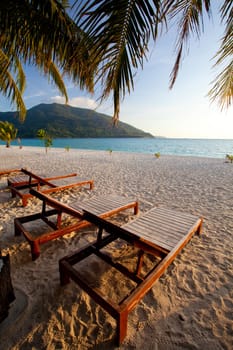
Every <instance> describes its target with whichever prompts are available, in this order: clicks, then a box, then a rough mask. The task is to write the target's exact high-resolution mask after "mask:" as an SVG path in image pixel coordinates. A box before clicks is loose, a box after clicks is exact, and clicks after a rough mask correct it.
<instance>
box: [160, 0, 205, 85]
mask: <svg viewBox="0 0 233 350" xmlns="http://www.w3.org/2000/svg"><path fill="white" fill-rule="evenodd" d="M210 2H211V1H210V0H167V1H165V2H164V4H163V8H164V11H165V12H166V15H167V16H168V18H169V20H171V21H172V20H174V19H175V21H176V25H177V28H178V35H177V40H176V52H177V56H176V60H175V64H174V66H173V69H172V72H171V75H170V88H172V87H173V85H174V83H175V81H176V78H177V75H178V72H179V68H180V62H181V59H182V57H183V52H184V47H185V46H187V44H188V41H189V38H190V36H191V35H192V34H194V35H196V36H197V37H198V38H199V37H200V34H201V32H202V31H203V29H204V22H203V14H204V10H206V12H207V14H209V15H211V9H210Z"/></svg>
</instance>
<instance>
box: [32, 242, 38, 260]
mask: <svg viewBox="0 0 233 350" xmlns="http://www.w3.org/2000/svg"><path fill="white" fill-rule="evenodd" d="M30 246H31V255H32V260H33V261H34V260H36V259H37V258H39V256H40V244H39V242H38V241H32V242H30Z"/></svg>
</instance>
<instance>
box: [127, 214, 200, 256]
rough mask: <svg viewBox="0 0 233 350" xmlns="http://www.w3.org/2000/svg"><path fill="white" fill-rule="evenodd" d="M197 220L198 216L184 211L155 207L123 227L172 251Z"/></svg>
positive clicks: (149, 241)
mask: <svg viewBox="0 0 233 350" xmlns="http://www.w3.org/2000/svg"><path fill="white" fill-rule="evenodd" d="M166 214H167V216H166ZM172 214H173V215H172ZM197 220H198V217H196V216H194V215H191V214H186V213H184V214H183V216H182V213H180V212H176V211H174V210H167V209H162V210H161V209H159V208H154V209H152V210H150V211H149V212H148V213H147V214H145V215H143V216H142V217H140V218H138V219H137V220H134V221H133V222H130V223H128V224H126V225H124V226H123V228H124V229H126V230H127V231H128V232H130V233H132V234H135V235H136V236H138V237H140V238H141V239H142V240H144V241H148V243H149V244H151V243H152V244H156V245H159V246H161V247H162V248H164V249H167V250H169V251H170V250H172V249H173V248H174V247H175V246H176V244H177V243H178V242H179V240H180V239H181V238H182V237H183V236H184V235H185V234H187V232H188V231H189V229H190V227H192V225H194V224H195V222H196V221H197Z"/></svg>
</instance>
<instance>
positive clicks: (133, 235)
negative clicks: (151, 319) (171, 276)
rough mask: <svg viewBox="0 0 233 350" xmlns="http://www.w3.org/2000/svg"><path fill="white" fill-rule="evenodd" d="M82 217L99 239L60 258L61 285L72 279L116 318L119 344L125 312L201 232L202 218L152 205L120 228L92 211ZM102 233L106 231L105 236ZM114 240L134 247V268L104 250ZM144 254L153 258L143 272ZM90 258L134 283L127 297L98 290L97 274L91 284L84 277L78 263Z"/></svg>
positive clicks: (128, 311) (99, 285) (124, 334)
mask: <svg viewBox="0 0 233 350" xmlns="http://www.w3.org/2000/svg"><path fill="white" fill-rule="evenodd" d="M84 218H85V219H86V220H87V221H89V222H90V223H92V224H95V225H96V226H97V227H98V229H99V233H98V236H97V237H98V238H97V240H96V241H95V242H94V243H91V244H88V245H87V246H86V247H84V248H81V249H80V250H78V251H76V252H75V253H73V254H71V255H69V256H66V257H64V258H62V259H61V260H60V261H59V270H60V282H61V285H65V284H67V283H68V282H69V280H70V279H72V280H73V281H74V282H75V283H77V284H78V285H79V286H80V287H81V288H82V289H83V290H84V291H85V292H86V293H87V294H89V295H90V296H91V297H92V298H93V299H94V300H95V302H96V303H98V304H99V305H100V306H102V307H103V308H104V309H105V310H106V311H107V312H108V313H109V314H110V315H111V316H112V317H113V318H115V319H116V322H117V342H118V345H119V344H120V343H121V342H122V341H123V340H124V338H125V336H126V333H127V320H128V314H129V313H130V311H131V310H132V309H133V308H134V307H135V306H136V305H137V303H138V302H139V301H140V299H141V298H142V297H143V296H144V295H145V294H146V293H147V292H148V291H149V289H150V288H151V287H152V285H153V283H154V282H155V281H156V280H157V279H158V278H159V277H160V276H161V275H162V274H163V272H164V271H165V270H166V268H167V267H168V266H169V265H170V264H171V263H172V261H173V260H174V259H175V257H176V255H177V254H178V253H179V252H180V251H181V249H182V248H183V247H184V246H185V245H186V244H187V243H188V241H189V240H190V239H191V237H192V236H193V234H194V233H195V232H196V231H197V232H198V233H200V232H201V226H202V219H200V218H198V217H196V216H193V215H190V214H185V213H179V212H176V211H174V210H169V209H164V208H154V209H152V210H150V211H149V212H148V213H147V214H145V215H142V216H141V217H139V218H137V219H136V220H134V221H132V222H130V223H128V224H126V225H124V226H123V227H118V226H116V225H114V224H112V223H110V222H108V221H106V220H103V219H101V218H99V217H97V216H95V215H93V213H91V212H85V213H84ZM103 232H105V234H104V235H103ZM106 233H107V234H106ZM117 239H118V240H119V239H120V240H123V241H126V242H128V243H129V244H130V245H133V246H135V247H136V248H135V249H136V252H137V253H138V255H137V263H136V264H135V271H130V270H129V268H127V267H126V266H124V264H121V263H120V262H121V259H122V255H121V256H120V258H119V259H118V260H117V261H116V258H114V259H111V254H110V256H109V251H107V253H106V250H107V249H108V250H110V251H111V247H110V246H109V244H110V243H112V242H114V241H116V240H117ZM147 254H149V256H153V257H154V259H155V263H154V266H153V267H151V268H150V269H148V271H146V273H145V271H143V268H145V264H143V257H144V256H145V255H147ZM93 257H98V258H99V259H101V260H100V261H103V262H105V263H107V264H108V265H109V266H110V267H111V268H115V269H116V270H118V271H119V272H120V273H121V277H119V276H118V278H117V280H118V281H120V280H122V278H123V277H122V276H123V275H124V278H126V279H129V280H131V281H133V282H134V284H133V283H132V289H131V290H129V291H128V293H127V295H126V296H123V297H122V296H120V297H121V298H120V300H119V301H118V300H117V301H115V299H116V298H115V297H113V296H109V295H108V296H106V295H105V294H106V292H105V291H103V290H100V289H101V282H100V279H98V275H97V274H95V280H94V281H92V282H91V283H90V281H88V276H87V274H88V271H85V273H84V274H83V273H82V268H81V269H80V265H78V264H79V263H80V262H81V261H83V260H85V259H87V260H86V261H85V266H88V258H90V259H93ZM103 262H102V264H101V266H102V265H103ZM142 267H143V268H142ZM109 283H111V281H110V282H109ZM118 297H119V296H118Z"/></svg>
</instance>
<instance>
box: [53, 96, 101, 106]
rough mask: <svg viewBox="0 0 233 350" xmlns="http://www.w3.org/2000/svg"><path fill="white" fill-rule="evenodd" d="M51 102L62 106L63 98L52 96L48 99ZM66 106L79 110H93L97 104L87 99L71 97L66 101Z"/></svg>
mask: <svg viewBox="0 0 233 350" xmlns="http://www.w3.org/2000/svg"><path fill="white" fill-rule="evenodd" d="M50 101H51V102H55V103H60V104H64V103H65V98H64V97H62V96H53V97H51V98H50ZM68 105H69V106H72V107H80V108H90V109H95V108H96V107H97V103H96V101H95V100H93V99H91V98H88V97H73V98H70V99H69V101H68Z"/></svg>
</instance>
